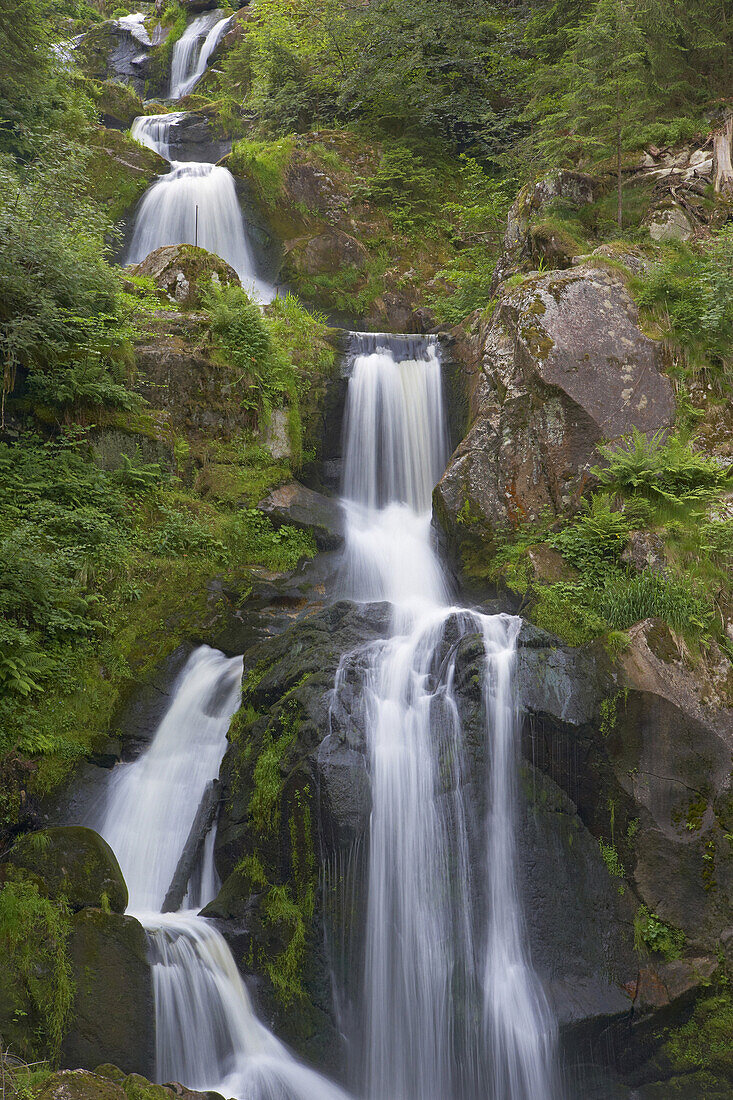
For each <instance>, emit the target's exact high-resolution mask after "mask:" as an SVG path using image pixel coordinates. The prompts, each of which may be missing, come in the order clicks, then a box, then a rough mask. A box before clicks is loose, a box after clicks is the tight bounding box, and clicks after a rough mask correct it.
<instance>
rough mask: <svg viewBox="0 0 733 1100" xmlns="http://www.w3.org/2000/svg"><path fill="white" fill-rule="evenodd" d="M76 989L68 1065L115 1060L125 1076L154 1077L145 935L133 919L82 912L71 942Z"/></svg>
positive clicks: (67, 1047) (65, 1053)
mask: <svg viewBox="0 0 733 1100" xmlns="http://www.w3.org/2000/svg"><path fill="white" fill-rule="evenodd" d="M69 954H70V957H71V963H72V974H73V980H74V984H75V987H76V993H75V998H74V1015H73V1018H72V1022H71V1027H70V1030H69V1032H68V1034H67V1036H66V1038H65V1039H64V1043H63V1047H62V1058H63V1061H64V1064H65V1065H67V1066H79V1065H81V1066H97V1065H99V1064H100V1063H101V1062H102V1061H111V1062H114V1064H115V1065H116V1066H119V1067H120V1068H121V1069H123V1070H124V1071H125V1072H126V1073H131V1072H136V1073H142V1074H144V1075H145V1076H147V1077H152V1076H153V1075H154V1073H155V1015H154V1006H153V987H152V977H151V972H150V967H149V965H148V956H147V937H146V935H145V931H144V929H143V927H142V925H141V924H139V923H138V921H136V920H135V918H134V917H130V916H121V915H119V914H117V913H105V912H103V911H102V910H100V909H84V910H82V911H81V912H80V913H77V914H76V916H75V917H74V918H73V921H72V934H71V937H70V940H69Z"/></svg>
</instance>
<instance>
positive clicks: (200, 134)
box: [169, 5, 232, 164]
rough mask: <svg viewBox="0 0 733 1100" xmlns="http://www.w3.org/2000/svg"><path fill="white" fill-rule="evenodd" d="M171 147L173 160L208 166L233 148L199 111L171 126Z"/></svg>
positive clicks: (190, 113)
mask: <svg viewBox="0 0 733 1100" xmlns="http://www.w3.org/2000/svg"><path fill="white" fill-rule="evenodd" d="M214 6H216V5H214ZM169 145H170V153H171V160H181V161H199V162H202V163H206V164H215V163H216V162H217V161H218V160H221V158H222V157H224V156H226V155H227V153H229V152H230V151H231V147H232V143H231V141H230V140H228V139H223V138H219V137H217V136H216V133H215V131H214V130H213V128H212V126H211V124H210V121H209V118H208V117H207V116H206V115H205V114H201V113H200V112H197V111H187V112H186V113H185V114H184V115H183V116H182V117H181V118H180V119H177V120H176V121H175V122H174V123H173V124H172V125H171V128H170V136H169Z"/></svg>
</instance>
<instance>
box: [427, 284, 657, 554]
mask: <svg viewBox="0 0 733 1100" xmlns="http://www.w3.org/2000/svg"><path fill="white" fill-rule="evenodd" d="M476 340H477V342H478V345H479V347H480V349H481V352H482V361H481V364H480V366H479V368H478V371H476V367H475V366H474V367H473V370H474V371H475V372H476V377H475V380H474V381H473V383H472V393H473V396H472V402H471V404H472V409H471V412H472V419H473V422H472V424H471V427H470V429H469V431H468V434H467V435H466V437H465V439H464V440H463V441H462V442H461V443H460V444H459V446H458V448H457V449H456V451H455V452H454V454H453V456H452V458H451V459H450V461H449V463H448V467H447V469H446V472H445V474H444V476H443V478H442V479H441V481H440V483H439V484H438V486H437V488H436V490H435V495H434V513H435V517H436V519H437V521H438V523H439V524H440V525H442V527H443V529H444V530H445V531H446V532H447V534H448V538H449V540H452V541H453V542H454V543H456V542H459V541H460V540H461V538H462V537H463V536H464V535H465V534H466V533H467V532H468V531H469V530H470V528H471V527H472V526H473V527H474V528H475V529H476V531H480V532H481V533H482V538H484V539H485V538H486V537H490V536H491V535H492V534H493V533H494V532H496V531H498V530H501V529H506V528H512V527H515V526H516V525H517V524H519V523H522V522H525V521H531V520H534V519H536V518H537V517H538V516H539V515H540V514H541V513H542V512H543V511H547V510H549V511H550V512H551V513H556V514H563V513H565V512H566V510H567V508H568V507H569V506H572V504H573V503H574V502H575V501H577V500H578V499H579V497H580V494H581V493H582V492H583V489H584V488H585V485H586V483H587V481H588V478H589V471H590V467H591V466H592V465H593V462H594V461H595V459H596V453H595V449H596V446H597V444H598V443H599V442H600V441H601V440H613V439H617V438H619V437H620V436H624V435H626V434H628V433H630V432H631V430H632V428H637V429H638V430H639V431H642V432H655V431H658V430H659V429H660V428H663V427H666V426H668V425H670V424H671V423H672V421H673V418H674V397H673V392H672V386H671V384H670V382H669V380H668V379H667V378H665V377H664V376H663V375H662V373H661V365H662V357H661V347H660V345H658V344H656V343H655V342H654V341H652V340H649V339H648V338H647V337H646V336H645V335H644V334H643V333H642V332H641V330H640V328H639V325H638V315H637V311H636V308H635V306H634V304H633V302H632V300H631V298H630V296H629V294H628V292H627V290H626V287H625V285H624V283H623V280H622V278H621V277H620V276H619V275H617V274H616V273H615V272H613V271H610V270H606V269H599V268H596V267H594V266H592V264H590V263H589V264H585V265H582V266H580V267H577V268H574V269H573V270H572V271H566V272H554V273H551V274H549V275H543V276H536V277H533V278H529V279H527V280H526V281H525V282H524V283H523V284H522V285H521V286H518V287H515V288H514V289H510V290H507V291H505V293H504V294H503V296H502V297H500V301H499V305H498V307H497V309H496V311H495V313H494V316H493V319H492V321H491V322H490V323H489V324H488V327H486V328H484V329H482V330H480V332H479V334H478V335H477V337H476ZM469 369H470V367H469ZM459 515H460V517H461V522H460V523H459Z"/></svg>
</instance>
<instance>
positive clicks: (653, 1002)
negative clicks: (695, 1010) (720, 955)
mask: <svg viewBox="0 0 733 1100" xmlns="http://www.w3.org/2000/svg"><path fill="white" fill-rule="evenodd" d="M719 965H720V963H719V962H718V959H717V957H716V956H714V955H703V956H701V957H699V958H687V959H674V960H673V961H672V962H667V963H659V964H657V965H655V966H643V967H641V969H640V970H639V973H638V975H637V978H636V982H635V983H634V985H633V989H631V990H630V993H631V998H632V1000H633V1002H634V1006H635V1008H637V1009H645V1008H652V1009H655V1008H666V1007H667V1006H668V1005H671V1004H673V1003H674V1002H675V1001H677V1000H679V999H680V998H681V997H687V996H688V995H689V994H690V993H696V992H698V990H700V989H703V988H705V987H706V986H708V985H709V984H710V979H711V978H712V976H713V975H714V974H715V972H716V970H717V969H718V967H719Z"/></svg>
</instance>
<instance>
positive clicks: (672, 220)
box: [647, 202, 693, 241]
mask: <svg viewBox="0 0 733 1100" xmlns="http://www.w3.org/2000/svg"><path fill="white" fill-rule="evenodd" d="M647 224H648V226H649V236H650V237H651V239H652V240H653V241H689V239H690V237H691V236H692V234H693V227H692V223H691V222H690V219H689V218H688V216H687V214H686V213H685V211H684V210H683V209H682V207H681V206H679V205H678V204H677V203H674V202H669V203H665V204H664V205H663V206H661V207H657V208H656V209H655V210H653V211H652V213H651V214H650V217H649V221H648V223H647Z"/></svg>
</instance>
